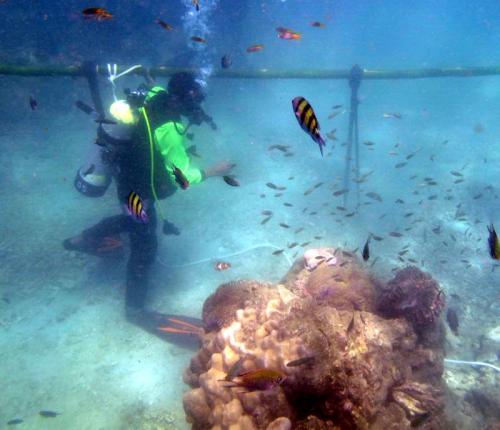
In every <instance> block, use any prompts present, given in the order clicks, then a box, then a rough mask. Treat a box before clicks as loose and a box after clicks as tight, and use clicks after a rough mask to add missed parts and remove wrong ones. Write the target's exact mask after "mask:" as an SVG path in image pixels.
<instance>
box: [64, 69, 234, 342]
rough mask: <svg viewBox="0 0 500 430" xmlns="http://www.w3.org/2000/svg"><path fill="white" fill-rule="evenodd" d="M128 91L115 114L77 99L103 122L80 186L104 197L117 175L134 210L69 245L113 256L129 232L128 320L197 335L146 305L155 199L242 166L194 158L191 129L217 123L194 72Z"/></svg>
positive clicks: (121, 194) (168, 230)
mask: <svg viewBox="0 0 500 430" xmlns="http://www.w3.org/2000/svg"><path fill="white" fill-rule="evenodd" d="M110 74H111V72H110ZM148 83H149V84H151V83H152V82H151V80H149V82H148ZM125 93H126V94H127V100H126V101H124V100H116V98H115V102H114V103H113V104H112V105H111V107H110V110H109V111H110V114H111V117H112V119H105V118H104V117H103V115H102V114H101V115H98V114H97V112H95V111H93V109H92V108H91V107H90V106H88V105H86V104H85V103H83V102H77V106H78V107H79V108H80V109H82V110H84V111H85V112H87V113H89V114H93V115H94V116H95V118H96V119H95V120H96V122H98V123H99V126H98V129H97V139H96V142H95V143H96V145H94V146H93V147H94V154H93V156H92V157H91V159H90V161H89V162H88V163H87V164H86V165H84V166H83V167H82V168H81V169H79V170H78V173H77V176H76V179H75V186H76V188H77V189H78V190H79V191H80V192H82V193H83V194H85V195H87V196H93V197H98V196H101V195H103V194H104V193H105V192H106V189H107V188H108V186H109V184H110V182H111V177H113V178H114V179H115V182H116V188H117V194H118V201H119V203H120V206H122V207H124V208H126V210H124V211H123V213H122V214H119V215H114V216H110V217H107V218H105V219H103V220H101V221H100V222H99V223H97V224H96V225H94V226H93V227H90V228H88V229H86V230H84V231H83V232H82V233H81V234H79V235H77V236H74V237H71V238H69V239H66V240H65V241H64V242H63V246H64V248H66V249H67V250H72V251H80V252H85V253H88V254H93V255H99V256H107V255H109V256H113V255H117V254H120V253H123V243H122V241H121V237H120V234H121V233H128V235H129V240H130V256H129V260H128V263H127V272H126V297H125V307H126V316H127V319H128V320H129V321H131V322H133V323H135V324H138V325H140V326H141V327H143V328H145V329H146V330H148V331H151V332H153V333H155V334H157V335H160V336H161V335H162V333H163V334H165V333H166V334H168V333H181V334H182V333H186V334H196V330H199V329H200V324H199V322H198V321H197V320H195V319H188V318H185V317H172V316H170V317H169V316H168V315H164V314H160V313H157V312H153V311H149V310H146V307H145V304H146V297H147V292H148V287H149V285H148V284H149V273H150V270H151V267H152V265H153V263H154V262H155V260H156V254H157V248H158V240H157V236H156V229H157V214H156V209H155V202H157V201H158V200H160V199H164V198H166V197H168V196H171V195H172V194H173V193H174V192H175V191H176V189H177V188H178V187H179V186H180V187H181V188H183V189H185V188H187V187H188V186H190V185H193V184H198V183H201V182H203V181H204V180H205V179H206V178H209V177H212V176H224V175H227V173H228V172H229V171H230V170H231V169H232V168H233V167H234V164H231V163H228V162H220V163H217V164H216V165H214V166H212V167H209V168H207V169H204V170H202V169H198V168H196V167H194V166H193V165H192V163H191V160H190V157H189V155H188V153H187V151H186V148H185V146H184V138H185V135H186V133H187V131H188V129H189V127H190V126H191V125H192V124H195V125H200V124H202V123H203V122H206V123H208V124H209V125H210V126H211V127H212V128H213V129H215V128H216V125H215V123H214V121H213V120H212V118H211V117H210V116H209V115H207V114H206V113H205V111H204V110H203V109H202V107H201V103H202V102H203V100H204V98H205V95H204V93H203V89H202V86H201V85H200V84H199V83H198V82H197V80H196V79H195V76H194V75H192V74H190V73H186V72H182V73H176V74H174V75H173V76H172V77H171V78H170V80H169V82H168V87H167V89H165V88H163V87H161V86H151V85H149V86H148V87H147V86H145V85H142V86H141V87H139V89H138V90H137V91H133V92H131V91H130V90H126V91H125ZM181 117H185V118H187V119H188V121H189V124H188V126H187V127H185V126H184V125H183V124H182V123H181ZM158 211H159V213H160V216H161V218H162V219H163V232H164V234H167V235H168V234H179V233H180V232H179V230H178V229H177V227H176V226H175V225H174V224H172V223H170V222H169V221H168V220H166V219H165V217H164V216H163V214H162V212H161V208H160V207H159V205H158ZM191 332H193V333H191Z"/></svg>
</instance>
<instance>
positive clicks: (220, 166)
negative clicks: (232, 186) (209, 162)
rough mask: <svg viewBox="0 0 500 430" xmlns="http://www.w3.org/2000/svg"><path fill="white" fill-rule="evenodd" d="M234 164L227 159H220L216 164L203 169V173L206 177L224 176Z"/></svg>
mask: <svg viewBox="0 0 500 430" xmlns="http://www.w3.org/2000/svg"><path fill="white" fill-rule="evenodd" d="M234 166H235V164H234V163H230V162H229V161H220V162H218V163H217V164H215V165H213V166H211V167H209V168H207V169H205V170H204V171H203V173H204V175H205V177H207V178H210V177H212V176H224V175H227V174H228V173H229V172H230V171H231V169H232V168H233V167H234Z"/></svg>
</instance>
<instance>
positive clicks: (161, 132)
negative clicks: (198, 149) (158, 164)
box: [155, 122, 206, 184]
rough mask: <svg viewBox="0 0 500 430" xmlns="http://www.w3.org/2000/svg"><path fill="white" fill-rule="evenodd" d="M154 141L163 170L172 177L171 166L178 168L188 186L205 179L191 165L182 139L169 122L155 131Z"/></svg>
mask: <svg viewBox="0 0 500 430" xmlns="http://www.w3.org/2000/svg"><path fill="white" fill-rule="evenodd" d="M155 140H156V144H157V146H158V148H159V149H160V152H161V155H162V156H163V164H164V165H165V168H166V169H167V171H168V172H169V173H170V175H172V176H173V173H172V169H173V166H175V167H177V168H179V169H180V170H181V171H182V173H183V174H184V175H185V176H186V178H187V180H188V181H189V183H190V184H197V183H199V182H202V181H203V179H205V177H206V174H205V173H204V172H203V171H202V170H201V169H198V168H196V167H194V166H193V165H192V164H191V160H190V158H189V155H188V153H187V152H186V148H185V147H184V137H183V136H182V135H181V134H179V133H178V132H177V131H176V129H175V126H174V123H172V122H170V123H167V124H164V125H163V126H161V127H159V128H157V129H156V130H155Z"/></svg>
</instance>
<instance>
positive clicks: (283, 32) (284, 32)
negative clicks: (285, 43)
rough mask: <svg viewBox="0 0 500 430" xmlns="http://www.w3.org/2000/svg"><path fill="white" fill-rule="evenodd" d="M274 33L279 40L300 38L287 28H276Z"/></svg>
mask: <svg viewBox="0 0 500 430" xmlns="http://www.w3.org/2000/svg"><path fill="white" fill-rule="evenodd" d="M276 31H277V32H278V37H279V38H280V39H285V40H300V38H301V37H302V36H301V35H300V33H297V32H296V31H293V30H290V29H289V28H285V27H278V28H276Z"/></svg>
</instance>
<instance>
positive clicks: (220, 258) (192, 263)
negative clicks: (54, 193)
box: [158, 243, 293, 268]
mask: <svg viewBox="0 0 500 430" xmlns="http://www.w3.org/2000/svg"><path fill="white" fill-rule="evenodd" d="M260 248H271V249H276V250H281V249H282V248H278V247H277V246H275V245H272V244H270V243H268V244H262V245H255V246H252V247H250V248H245V249H242V250H240V251H236V252H232V253H230V254H224V255H219V256H217V257H207V258H202V259H200V260H195V261H189V262H187V263H182V264H167V263H165V262H164V261H162V260H161V259H160V258H158V262H159V263H160V264H161V265H162V266H163V267H167V268H180V267H190V266H195V265H197V264H202V263H207V262H210V261H217V260H224V259H226V258H231V257H236V256H237V255H241V254H246V253H247V252H251V251H253V250H255V249H260ZM280 255H283V256H284V257H285V258H286V261H287V262H288V264H289V265H290V266H292V264H293V262H292V260H291V258H290V257H289V256H288V255H287V254H286V253H285V252H282V253H281V254H280Z"/></svg>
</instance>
